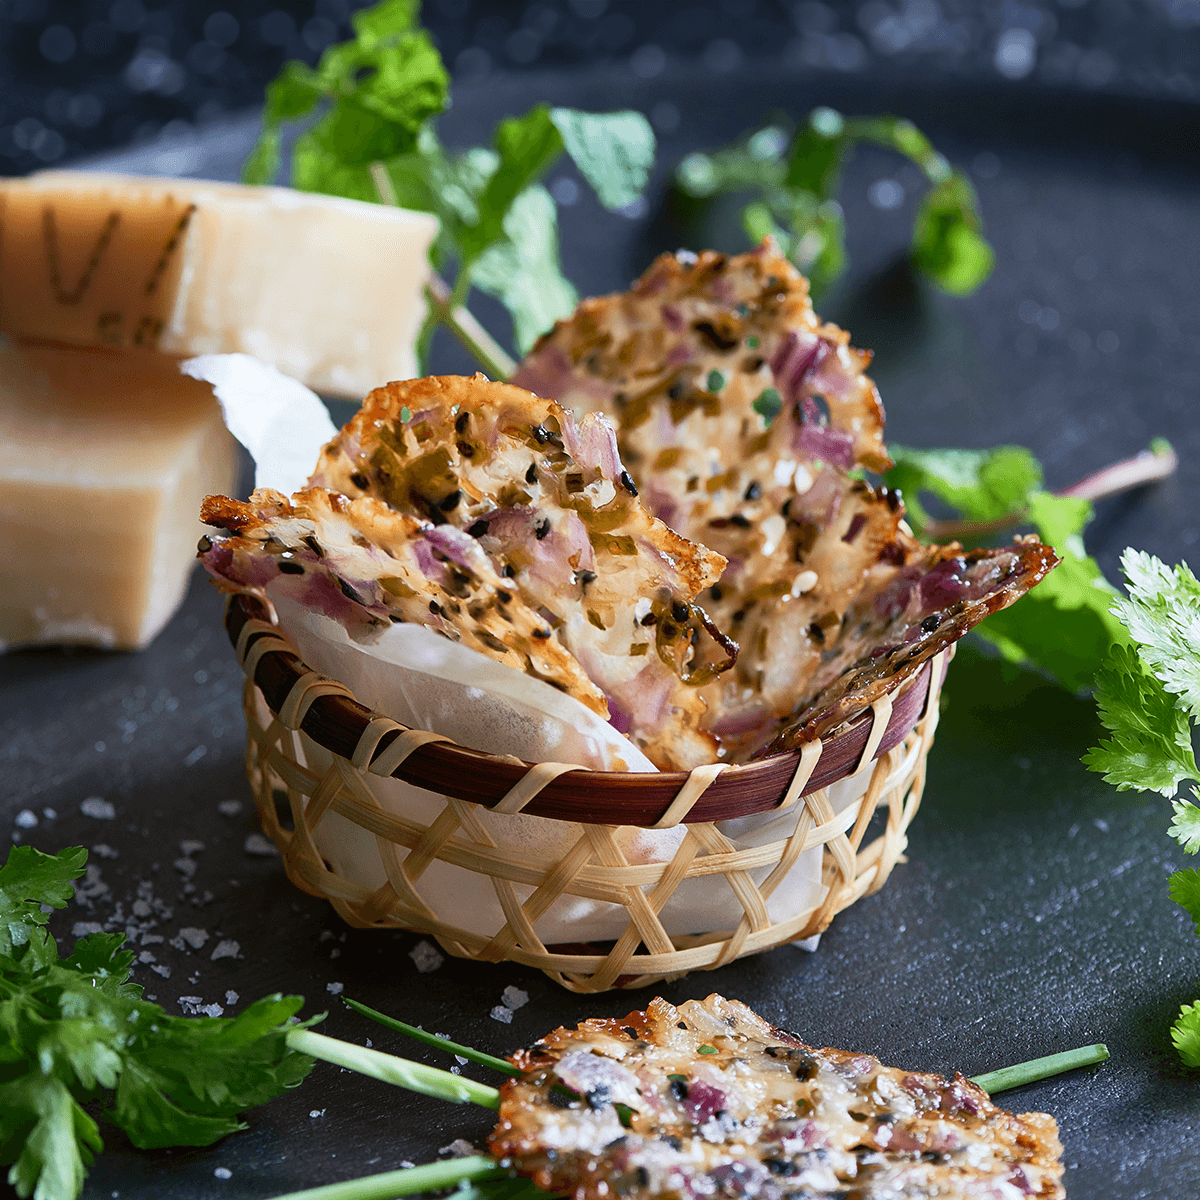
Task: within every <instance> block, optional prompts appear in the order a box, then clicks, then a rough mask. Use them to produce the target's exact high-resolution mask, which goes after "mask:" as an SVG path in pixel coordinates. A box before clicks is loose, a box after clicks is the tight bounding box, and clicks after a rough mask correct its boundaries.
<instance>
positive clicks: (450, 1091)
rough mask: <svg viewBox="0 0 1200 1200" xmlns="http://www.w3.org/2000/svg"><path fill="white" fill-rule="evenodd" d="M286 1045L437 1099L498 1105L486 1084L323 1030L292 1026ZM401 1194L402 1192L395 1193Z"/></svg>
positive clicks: (490, 1105)
mask: <svg viewBox="0 0 1200 1200" xmlns="http://www.w3.org/2000/svg"><path fill="white" fill-rule="evenodd" d="M287 1044H288V1045H289V1046H290V1047H291V1048H292V1049H293V1050H299V1051H300V1052H301V1053H302V1054H309V1055H311V1056H312V1057H313V1058H320V1059H323V1060H324V1061H325V1062H328V1063H333V1064H334V1065H335V1066H338V1067H345V1068H346V1069H347V1070H348V1071H357V1072H358V1074H360V1075H369V1076H370V1077H371V1078H372V1079H382V1080H383V1082H384V1083H392V1084H395V1085H396V1086H397V1087H402V1088H408V1089H409V1091H413V1092H420V1093H421V1094H422V1095H423V1096H433V1097H434V1098H435V1099H437V1100H449V1101H451V1102H452V1103H454V1104H479V1105H482V1107H484V1108H499V1107H500V1093H499V1092H498V1091H497V1090H496V1089H495V1088H494V1087H489V1086H488V1085H487V1084H486V1083H478V1082H476V1081H475V1080H474V1079H466V1078H464V1077H463V1076H461V1075H453V1074H451V1073H450V1072H449V1071H441V1070H438V1068H437V1067H428V1066H426V1065H425V1064H424V1063H416V1062H411V1061H410V1060H409V1059H407V1058H398V1057H397V1056H396V1055H394V1054H384V1053H383V1051H382V1050H368V1049H367V1048H366V1047H365V1046H356V1045H354V1044H353V1043H352V1042H343V1041H339V1040H338V1039H337V1038H331V1037H326V1036H325V1035H324V1034H322V1033H313V1032H312V1031H311V1030H308V1029H293V1030H291V1031H290V1032H289V1033H288V1035H287ZM396 1194H397V1195H399V1193H396Z"/></svg>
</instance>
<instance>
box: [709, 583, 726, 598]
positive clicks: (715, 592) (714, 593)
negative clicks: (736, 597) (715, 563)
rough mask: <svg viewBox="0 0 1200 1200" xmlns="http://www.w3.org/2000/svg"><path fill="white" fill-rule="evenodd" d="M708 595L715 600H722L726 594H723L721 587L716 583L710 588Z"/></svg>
mask: <svg viewBox="0 0 1200 1200" xmlns="http://www.w3.org/2000/svg"><path fill="white" fill-rule="evenodd" d="M708 594H709V595H710V596H711V597H712V598H713V599H714V600H720V598H721V597H722V596H723V595H724V594H725V593H724V592H722V591H721V589H720V587H719V586H718V585H717V584H715V583H714V584H713V585H712V587H710V588H709V589H708Z"/></svg>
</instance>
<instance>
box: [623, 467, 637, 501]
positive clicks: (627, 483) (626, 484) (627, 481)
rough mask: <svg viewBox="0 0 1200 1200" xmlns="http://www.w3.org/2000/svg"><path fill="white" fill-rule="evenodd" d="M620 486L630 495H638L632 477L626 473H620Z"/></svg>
mask: <svg viewBox="0 0 1200 1200" xmlns="http://www.w3.org/2000/svg"><path fill="white" fill-rule="evenodd" d="M621 486H622V487H623V488H624V489H625V490H626V491H627V492H628V493H629V494H630V495H631V496H636V495H637V494H638V490H637V485H636V484H635V483H634V482H633V476H632V475H630V473H629V472H628V471H622V472H621Z"/></svg>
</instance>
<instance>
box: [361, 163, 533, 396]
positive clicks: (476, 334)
mask: <svg viewBox="0 0 1200 1200" xmlns="http://www.w3.org/2000/svg"><path fill="white" fill-rule="evenodd" d="M369 169H370V172H371V180H372V182H373V183H374V184H375V190H376V191H377V192H378V193H379V199H380V201H381V202H382V203H384V204H388V205H391V207H393V208H398V207H399V204H400V202H399V200H398V199H397V197H396V189H395V188H394V187H393V186H392V179H391V176H390V175H389V174H388V173H387V167H386V166H385V165H384V164H383V163H381V162H373V163H372V164H371V166H370V168H369ZM469 290H470V285H469V282H468V280H467V277H466V275H465V274H464V273H463V272H460V273H459V283H457V284H456V285H455V287H454V290H453V291H451V290H450V287H449V285H448V284H447V283H446V281H445V280H444V279H443V278H442V277H441V276H440V275H439V274H438V273H437V272H436V271H434V270H432V269H430V272H429V281H428V282H427V283H426V285H425V300H426V301H427V303H428V304H429V315H430V317H432V318H433V320H434V321H435V322H437V323H438V324H441V325H445V326H446V328H447V329H449V330H450V332H451V333H452V334H454V336H455V337H456V338H458V340H459V341H460V342H461V343H462V344H463V346H464V347H466V350H467V353H468V354H470V355H471V356H472V358H474V359H475V361H476V362H477V363H478V364H479V365H480V366H481V367H482V368H483V369H484V370H485V371H486V372H487V373H488V374H489V375H490V376H491V377H492V378H493V379H507V378H508V377H509V376H510V375H511V374H512V373H513V372H514V371H515V370H516V369H517V364H516V363H515V362H514V361H513V360H512V359H511V358H510V357H509V355H508V353H507V351H506V350H505V349H504V347H503V346H501V345H500V343H499V342H498V341H496V339H495V338H494V337H492V335H491V334H490V333H488V331H487V330H486V329H484V327H483V326H482V325H481V324H480V323H479V321H478V320H476V318H475V316H474V314H473V313H472V312H471V311H470V310H469V309H467V308H465V307H464V306H463V300H464V299H465V296H464V295H462V294H461V293H463V292H466V291H469ZM422 334H424V330H422Z"/></svg>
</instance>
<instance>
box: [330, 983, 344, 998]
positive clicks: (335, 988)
mask: <svg viewBox="0 0 1200 1200" xmlns="http://www.w3.org/2000/svg"><path fill="white" fill-rule="evenodd" d="M325 990H326V991H327V992H328V993H329V994H330V995H331V996H340V995H341V994H342V992H344V991H345V990H346V985H345V984H344V983H327V984H326V985H325Z"/></svg>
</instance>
